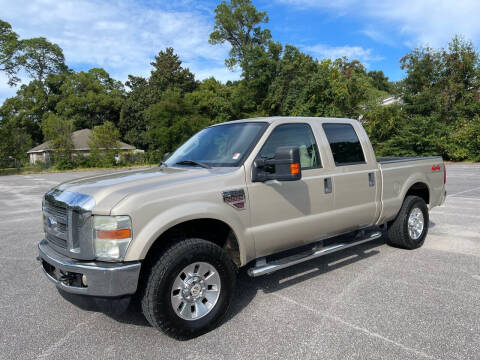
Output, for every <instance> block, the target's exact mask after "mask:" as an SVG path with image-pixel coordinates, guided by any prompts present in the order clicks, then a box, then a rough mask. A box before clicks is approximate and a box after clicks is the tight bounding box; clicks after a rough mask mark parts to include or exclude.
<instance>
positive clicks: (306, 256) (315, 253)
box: [248, 231, 382, 277]
mask: <svg viewBox="0 0 480 360" xmlns="http://www.w3.org/2000/svg"><path fill="white" fill-rule="evenodd" d="M381 236H382V232H381V231H375V232H371V233H368V234H366V235H364V236H363V237H361V238H359V239H357V240H353V241H352V242H341V243H338V244H335V245H332V246H328V247H325V248H322V249H318V250H316V249H315V248H314V250H312V251H308V252H303V253H300V254H295V255H291V256H288V257H285V258H282V259H279V260H274V261H272V262H269V263H267V262H266V261H265V258H261V259H258V260H257V263H256V266H254V267H252V268H250V269H248V275H250V276H251V277H257V276H261V275H267V274H271V273H273V272H275V271H277V270H280V269H284V268H287V267H289V266H292V265H296V264H300V263H302V262H305V261H308V260H312V259H315V258H318V257H320V256H323V255H327V254H331V253H334V252H336V251H340V250H342V249H347V248H349V247H352V246H355V245H359V244H363V243H365V242H368V241H372V240H375V239H378V238H380V237H381Z"/></svg>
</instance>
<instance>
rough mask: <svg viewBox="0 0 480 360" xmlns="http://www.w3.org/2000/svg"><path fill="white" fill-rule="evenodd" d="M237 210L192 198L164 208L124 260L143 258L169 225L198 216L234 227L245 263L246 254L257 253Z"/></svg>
mask: <svg viewBox="0 0 480 360" xmlns="http://www.w3.org/2000/svg"><path fill="white" fill-rule="evenodd" d="M235 212H238V210H235V209H233V208H232V209H231V210H230V209H229V208H227V207H226V206H224V205H223V204H222V205H219V204H216V203H211V202H189V203H188V204H182V205H178V206H175V207H173V208H169V209H168V210H165V211H162V212H161V213H159V214H158V215H156V216H154V217H153V218H152V219H150V221H148V222H147V224H146V225H145V226H143V227H142V229H141V230H139V231H138V233H135V229H134V239H133V241H132V243H131V244H130V246H129V248H128V250H127V253H126V255H125V261H137V260H141V259H144V258H145V256H146V255H147V253H148V250H149V249H150V248H151V246H152V245H153V243H154V242H155V241H156V240H157V239H158V238H159V237H160V236H161V235H162V234H163V233H164V232H165V231H167V230H168V229H170V228H171V227H173V226H175V225H178V224H181V223H183V222H185V221H189V220H195V219H215V220H220V221H223V222H224V223H226V224H227V225H228V226H230V228H231V229H232V231H233V233H234V235H235V237H236V239H237V242H238V247H239V251H240V261H241V264H242V265H244V264H245V263H246V262H247V258H248V257H250V256H252V255H251V254H254V243H253V239H252V238H251V236H250V235H248V233H246V232H245V228H246V227H245V225H244V224H243V223H242V221H241V219H240V218H239V216H238V215H237V213H235Z"/></svg>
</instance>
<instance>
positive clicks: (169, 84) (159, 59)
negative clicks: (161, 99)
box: [149, 47, 197, 92]
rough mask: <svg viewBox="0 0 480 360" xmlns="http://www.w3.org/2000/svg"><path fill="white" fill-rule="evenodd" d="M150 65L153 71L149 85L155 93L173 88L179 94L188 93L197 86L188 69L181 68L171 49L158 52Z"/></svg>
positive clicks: (180, 62)
mask: <svg viewBox="0 0 480 360" xmlns="http://www.w3.org/2000/svg"><path fill="white" fill-rule="evenodd" d="M150 65H152V66H153V69H152V71H151V73H150V79H149V85H150V86H151V87H152V88H153V89H155V90H156V91H160V92H161V91H165V90H167V89H173V88H175V89H178V90H180V91H181V92H190V91H193V90H194V89H195V88H196V86H197V83H196V81H195V75H193V73H192V72H190V70H189V69H188V68H184V67H182V61H181V60H180V59H179V57H178V55H177V54H175V53H174V50H173V48H171V47H169V48H167V49H165V51H160V52H159V53H158V55H156V56H155V61H153V62H151V63H150Z"/></svg>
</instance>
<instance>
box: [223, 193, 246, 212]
mask: <svg viewBox="0 0 480 360" xmlns="http://www.w3.org/2000/svg"><path fill="white" fill-rule="evenodd" d="M222 196H223V201H224V202H226V203H227V204H228V205H230V206H232V207H234V208H235V209H238V210H244V209H245V192H244V191H243V189H240V190H230V191H224V192H222Z"/></svg>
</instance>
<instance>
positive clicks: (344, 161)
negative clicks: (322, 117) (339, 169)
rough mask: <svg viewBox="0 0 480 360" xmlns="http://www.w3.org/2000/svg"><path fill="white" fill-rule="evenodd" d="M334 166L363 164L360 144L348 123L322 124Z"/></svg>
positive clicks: (363, 159)
mask: <svg viewBox="0 0 480 360" xmlns="http://www.w3.org/2000/svg"><path fill="white" fill-rule="evenodd" d="M323 130H324V131H325V135H326V136H327V139H328V142H329V144H330V149H331V150H332V154H333V160H334V161H335V165H336V166H345V165H355V164H365V156H364V154H363V149H362V145H361V144H360V141H359V140H358V136H357V134H356V133H355V130H354V129H353V126H352V125H350V124H328V123H327V124H323Z"/></svg>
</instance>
